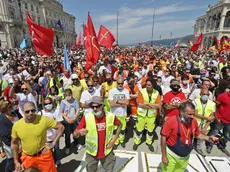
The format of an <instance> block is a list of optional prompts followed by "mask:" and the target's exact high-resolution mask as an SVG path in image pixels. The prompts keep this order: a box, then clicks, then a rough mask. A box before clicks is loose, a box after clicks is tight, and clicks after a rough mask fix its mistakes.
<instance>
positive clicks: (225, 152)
mask: <svg viewBox="0 0 230 172" xmlns="http://www.w3.org/2000/svg"><path fill="white" fill-rule="evenodd" d="M221 151H222V152H223V153H224V154H225V155H227V156H230V153H229V152H228V151H227V150H226V149H221Z"/></svg>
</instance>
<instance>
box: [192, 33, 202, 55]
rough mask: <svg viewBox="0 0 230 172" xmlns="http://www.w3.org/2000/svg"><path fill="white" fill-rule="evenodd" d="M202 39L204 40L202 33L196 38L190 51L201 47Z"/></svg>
mask: <svg viewBox="0 0 230 172" xmlns="http://www.w3.org/2000/svg"><path fill="white" fill-rule="evenodd" d="M202 40H203V34H202V33H201V34H200V36H199V37H198V39H197V40H196V43H195V44H193V46H192V47H191V48H190V49H189V52H196V51H197V50H198V49H199V46H200V44H201V42H202Z"/></svg>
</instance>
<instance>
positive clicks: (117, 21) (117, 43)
mask: <svg viewBox="0 0 230 172" xmlns="http://www.w3.org/2000/svg"><path fill="white" fill-rule="evenodd" d="M117 45H118V12H117Z"/></svg>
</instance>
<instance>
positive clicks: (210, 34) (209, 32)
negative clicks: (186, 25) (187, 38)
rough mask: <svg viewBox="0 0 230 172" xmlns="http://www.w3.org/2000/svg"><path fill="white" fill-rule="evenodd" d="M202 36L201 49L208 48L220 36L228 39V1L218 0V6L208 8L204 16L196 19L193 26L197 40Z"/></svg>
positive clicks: (229, 1)
mask: <svg viewBox="0 0 230 172" xmlns="http://www.w3.org/2000/svg"><path fill="white" fill-rule="evenodd" d="M200 33H203V34H204V37H203V41H202V47H206V48H208V47H210V46H212V45H214V44H215V41H216V39H218V40H220V38H221V37H222V36H227V37H228V38H230V0H219V2H218V4H216V5H213V6H211V5H210V6H208V9H207V11H206V14H205V15H204V16H201V17H198V18H197V20H196V24H195V26H194V35H195V37H196V38H197V37H198V36H199V35H200Z"/></svg>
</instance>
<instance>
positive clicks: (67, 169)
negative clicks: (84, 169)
mask: <svg viewBox="0 0 230 172" xmlns="http://www.w3.org/2000/svg"><path fill="white" fill-rule="evenodd" d="M80 164H81V161H76V160H73V159H72V160H71V161H69V162H66V163H64V164H62V165H61V166H60V167H58V172H74V171H75V170H76V169H77V168H78V167H79V165H80Z"/></svg>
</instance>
